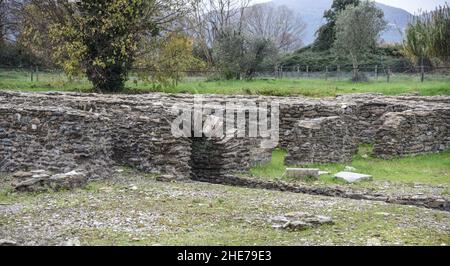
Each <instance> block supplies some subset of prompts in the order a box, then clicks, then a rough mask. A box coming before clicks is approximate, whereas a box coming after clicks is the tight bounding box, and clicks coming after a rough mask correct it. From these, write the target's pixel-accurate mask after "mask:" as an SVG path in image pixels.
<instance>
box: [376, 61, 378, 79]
mask: <svg viewBox="0 0 450 266" xmlns="http://www.w3.org/2000/svg"><path fill="white" fill-rule="evenodd" d="M375 78H376V79H377V80H378V65H375Z"/></svg>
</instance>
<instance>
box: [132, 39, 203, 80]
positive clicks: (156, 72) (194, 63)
mask: <svg viewBox="0 0 450 266" xmlns="http://www.w3.org/2000/svg"><path fill="white" fill-rule="evenodd" d="M147 47H148V48H149V49H150V50H151V52H149V53H144V55H143V56H141V57H140V58H138V59H137V61H136V63H135V65H136V66H137V67H138V68H144V73H146V72H147V70H151V74H152V75H151V77H152V80H153V81H155V82H157V83H158V84H160V85H162V86H176V85H177V84H178V82H180V81H181V79H182V78H183V77H184V76H185V75H186V73H187V72H189V71H197V70H202V69H204V68H205V67H206V66H205V62H204V61H203V60H201V59H200V58H197V57H195V56H194V55H193V49H194V43H193V40H192V39H191V38H189V37H188V36H186V35H184V34H181V33H176V32H172V33H169V34H168V35H167V36H165V37H163V38H160V39H158V40H156V41H155V42H153V43H149V44H147ZM141 76H142V75H141ZM142 78H144V79H148V76H147V75H145V76H142Z"/></svg>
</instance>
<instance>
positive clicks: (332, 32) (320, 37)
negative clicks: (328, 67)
mask: <svg viewBox="0 0 450 266" xmlns="http://www.w3.org/2000/svg"><path fill="white" fill-rule="evenodd" d="M359 4H360V0H334V1H333V4H332V6H331V9H329V10H327V11H325V14H324V16H323V17H324V18H325V19H326V21H327V23H325V24H324V25H322V26H321V27H320V28H319V29H318V30H317V32H316V34H317V38H316V40H315V41H314V45H313V49H314V50H315V51H326V50H329V49H330V48H331V47H332V46H333V43H334V40H335V38H336V29H335V28H336V20H337V17H338V15H339V13H340V12H341V11H343V10H345V9H346V8H347V7H348V6H357V5H359Z"/></svg>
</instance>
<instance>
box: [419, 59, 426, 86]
mask: <svg viewBox="0 0 450 266" xmlns="http://www.w3.org/2000/svg"><path fill="white" fill-rule="evenodd" d="M420 74H421V77H420V81H421V82H424V80H425V69H424V65H423V63H422V65H421V66H420Z"/></svg>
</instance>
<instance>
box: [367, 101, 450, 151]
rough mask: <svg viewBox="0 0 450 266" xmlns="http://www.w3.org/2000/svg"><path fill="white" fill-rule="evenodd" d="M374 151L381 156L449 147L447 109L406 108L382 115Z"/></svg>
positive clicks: (449, 132)
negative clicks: (381, 123)
mask: <svg viewBox="0 0 450 266" xmlns="http://www.w3.org/2000/svg"><path fill="white" fill-rule="evenodd" d="M383 121H384V123H383V125H382V126H381V127H380V128H379V130H378V131H377V133H376V136H375V147H374V154H375V155H376V156H378V157H381V158H392V157H396V156H406V155H416V154H423V153H435V152H442V151H445V150H447V149H450V108H449V109H434V110H408V111H405V112H400V113H388V114H386V115H384V116H383Z"/></svg>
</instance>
